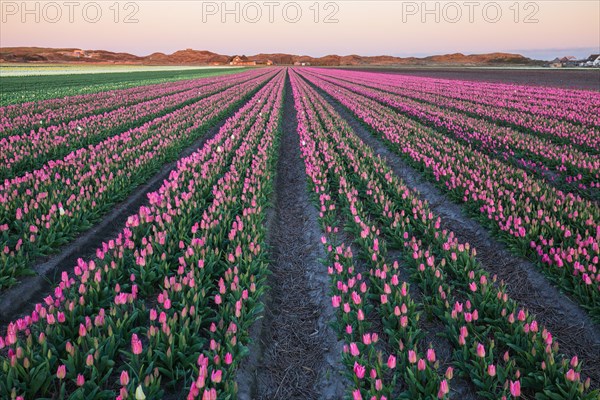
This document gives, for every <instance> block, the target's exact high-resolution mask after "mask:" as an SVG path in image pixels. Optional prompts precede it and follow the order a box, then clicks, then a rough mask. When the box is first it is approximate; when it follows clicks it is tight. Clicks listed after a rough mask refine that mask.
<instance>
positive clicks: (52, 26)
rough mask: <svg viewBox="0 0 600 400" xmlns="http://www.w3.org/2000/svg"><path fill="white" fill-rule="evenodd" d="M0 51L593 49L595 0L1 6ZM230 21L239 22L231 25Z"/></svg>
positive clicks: (599, 4) (597, 36) (596, 45)
mask: <svg viewBox="0 0 600 400" xmlns="http://www.w3.org/2000/svg"><path fill="white" fill-rule="evenodd" d="M0 5H1V11H2V16H1V18H2V19H1V22H2V23H1V25H0V45H1V46H2V47H10V46H39V47H77V48H84V49H105V50H111V51H125V52H130V53H133V54H137V55H147V54H149V53H152V52H155V51H160V52H164V53H171V52H173V51H176V50H180V49H185V48H193V49H197V50H211V51H214V52H217V53H222V54H242V53H243V54H255V53H259V52H285V53H294V54H308V55H313V56H322V55H326V54H361V55H381V54H388V55H395V56H411V55H414V56H425V55H431V54H445V53H454V52H462V53H469V54H470V53H484V52H494V51H502V52H518V53H521V54H524V55H527V56H530V57H533V58H540V59H548V58H554V57H555V56H567V55H574V56H577V57H583V56H587V55H588V54H590V53H594V52H595V53H598V52H600V1H596V0H583V1H582V0H579V1H567V0H542V1H514V0H509V1H502V0H496V1H426V2H423V1H393V0H392V1H367V0H358V1H354V0H338V1H320V2H315V1H314V0H309V1H295V2H293V1H254V2H249V1H227V2H222V1H214V2H213V1H196V0H187V1H181V0H175V1H157V0H145V1H129V2H127V1H120V2H116V1H113V0H108V1H107V0H96V1H69V0H66V1H54V2H48V1H26V2H22V1H8V0H1V1H0ZM236 20H237V21H236Z"/></svg>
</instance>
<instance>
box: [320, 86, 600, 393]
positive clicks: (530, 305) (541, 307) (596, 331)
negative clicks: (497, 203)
mask: <svg viewBox="0 0 600 400" xmlns="http://www.w3.org/2000/svg"><path fill="white" fill-rule="evenodd" d="M313 88H315V89H316V90H317V91H318V92H319V93H320V94H321V95H323V97H324V98H325V99H326V100H327V101H328V102H329V103H330V104H331V105H332V106H333V107H334V108H335V110H336V111H337V112H338V113H340V115H341V116H342V117H343V118H344V119H345V120H346V121H347V122H348V124H349V125H350V126H351V127H352V129H353V130H354V131H355V132H356V134H357V135H358V136H359V137H360V138H361V139H362V140H363V141H364V142H365V143H366V144H367V145H369V146H370V147H371V148H373V150H374V151H375V153H376V154H379V155H381V156H382V157H383V158H385V159H386V161H387V162H388V164H389V165H390V167H391V168H392V169H393V171H394V172H395V173H396V175H398V176H399V177H400V178H402V180H403V181H404V182H405V183H406V184H407V185H408V186H409V187H411V188H414V189H416V190H417V191H419V193H420V194H421V197H422V198H423V199H425V200H427V201H428V202H429V205H430V207H431V209H432V211H434V212H435V213H436V214H437V215H438V216H440V217H441V219H442V228H445V229H449V230H452V231H454V232H455V233H456V236H457V238H458V240H460V241H461V242H463V243H465V242H468V243H470V244H471V245H473V246H474V247H475V248H476V249H477V259H478V260H479V262H480V263H481V265H482V267H483V268H485V270H487V271H488V272H489V273H490V274H496V275H498V278H499V279H501V280H504V281H505V282H506V284H507V291H508V293H509V295H510V296H511V297H512V298H513V299H514V300H516V301H517V302H518V303H519V304H520V305H522V306H523V307H526V308H527V309H529V310H530V311H531V312H532V313H534V314H535V315H536V318H537V319H538V321H540V322H541V323H543V324H544V325H545V326H546V327H547V328H548V329H549V330H550V332H552V334H553V335H554V337H555V339H557V340H558V342H559V344H560V349H561V352H562V353H564V354H566V355H574V354H577V355H578V357H579V359H580V360H582V361H583V362H584V367H583V370H582V371H583V374H582V375H584V379H585V377H588V376H589V377H590V378H591V381H592V387H595V388H599V387H600V327H599V326H598V325H596V324H594V323H593V322H592V321H591V320H590V318H589V317H588V315H587V313H586V312H585V311H584V310H583V309H581V308H580V307H579V306H578V305H577V304H575V303H574V302H573V301H571V300H570V299H569V298H568V297H567V296H565V295H564V294H562V293H560V292H559V291H558V289H557V288H555V287H554V286H552V284H551V283H550V282H549V281H548V280H547V279H546V278H545V277H544V276H543V275H542V274H541V273H540V272H539V271H538V269H537V268H538V267H537V266H535V265H534V264H533V263H532V262H530V261H528V260H526V259H524V258H522V257H519V256H516V255H514V254H512V253H511V252H510V250H509V249H508V248H507V247H506V246H505V245H504V244H503V243H501V242H499V241H497V240H496V239H494V238H493V237H492V236H491V234H490V233H489V232H488V231H487V229H486V228H485V227H483V226H482V225H481V224H480V223H478V222H477V221H475V220H474V219H472V218H470V217H468V216H466V214H465V213H464V212H463V210H462V208H461V206H460V205H458V204H456V203H453V202H451V201H450V200H448V199H447V198H446V197H445V196H444V194H443V193H442V192H441V191H440V189H438V188H437V187H435V186H434V185H433V184H432V183H430V182H427V181H426V180H425V179H424V178H423V177H422V176H421V173H420V172H419V171H417V170H415V169H414V168H412V167H411V166H409V165H408V164H406V163H405V162H403V161H402V160H401V159H400V157H399V156H397V155H396V154H394V153H393V152H392V151H391V150H389V149H388V148H387V147H386V146H385V144H383V142H382V141H380V140H379V139H376V138H375V137H374V136H372V135H371V133H370V132H369V131H368V130H367V129H366V128H365V126H363V125H362V124H361V122H360V121H359V120H358V119H357V118H356V117H355V116H354V115H353V114H352V113H351V112H350V111H349V110H347V109H346V108H345V107H344V106H342V105H341V104H340V103H338V102H337V101H336V100H335V99H333V98H332V97H331V96H329V95H328V94H326V93H325V92H323V91H322V90H320V89H318V88H316V87H315V86H314V85H313Z"/></svg>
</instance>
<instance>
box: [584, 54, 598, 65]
mask: <svg viewBox="0 0 600 400" xmlns="http://www.w3.org/2000/svg"><path fill="white" fill-rule="evenodd" d="M579 65H580V66H582V67H600V54H592V55H590V56H589V57H588V58H587V59H585V60H583V61H582V62H581V63H580V64H579Z"/></svg>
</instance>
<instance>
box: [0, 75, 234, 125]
mask: <svg viewBox="0 0 600 400" xmlns="http://www.w3.org/2000/svg"><path fill="white" fill-rule="evenodd" d="M228 78H229V77H228V76H217V77H210V78H201V79H193V80H184V81H180V82H168V83H160V84H155V85H144V86H136V87H132V88H129V89H122V90H111V91H106V92H100V93H93V94H85V95H79V96H69V97H65V98H60V99H49V100H42V101H36V102H31V103H25V104H18V105H9V106H4V107H0V137H9V136H12V135H17V134H22V133H26V132H29V131H31V130H37V129H38V128H40V127H42V126H44V127H48V126H52V125H56V124H58V123H60V122H63V121H71V120H74V119H79V118H83V117H85V116H89V115H94V114H100V113H104V112H107V111H110V110H114V109H116V108H119V107H124V106H130V105H133V104H136V103H140V102H142V101H147V100H151V99H154V98H158V97H162V96H167V95H170V94H175V93H178V92H183V91H186V90H190V89H198V88H200V87H202V86H206V85H211V84H215V83H218V82H222V81H224V80H227V79H228Z"/></svg>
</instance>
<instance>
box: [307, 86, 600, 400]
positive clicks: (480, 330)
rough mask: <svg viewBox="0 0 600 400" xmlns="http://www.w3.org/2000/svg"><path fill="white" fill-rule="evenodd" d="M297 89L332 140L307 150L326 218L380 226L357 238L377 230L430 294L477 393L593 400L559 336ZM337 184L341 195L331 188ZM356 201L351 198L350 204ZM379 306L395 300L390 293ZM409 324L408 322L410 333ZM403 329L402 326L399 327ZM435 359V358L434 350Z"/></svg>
mask: <svg viewBox="0 0 600 400" xmlns="http://www.w3.org/2000/svg"><path fill="white" fill-rule="evenodd" d="M300 85H303V87H304V88H305V89H304V92H303V93H302V95H303V97H305V98H310V99H311V101H312V102H313V104H319V106H318V107H317V106H316V107H315V108H321V109H322V110H323V111H322V112H321V113H319V114H318V115H314V116H313V115H311V113H310V112H301V113H300V115H306V116H307V118H311V117H313V118H314V119H318V120H319V121H321V123H322V124H323V132H327V134H324V133H323V134H321V135H320V137H321V138H322V140H323V141H326V143H325V144H323V145H320V146H315V145H314V144H313V145H312V146H311V148H310V151H307V152H306V153H309V154H312V153H317V154H322V156H321V157H322V158H321V160H318V161H316V162H315V164H314V166H313V165H310V166H307V172H308V174H309V176H310V177H311V178H312V179H313V186H314V187H315V188H316V189H315V190H317V194H318V195H319V200H320V207H321V213H322V214H330V216H329V217H328V218H327V217H323V216H322V218H324V219H325V220H327V221H331V220H334V219H335V218H336V217H335V213H336V212H340V210H342V211H341V212H344V213H345V214H346V215H347V216H346V220H348V221H362V220H363V218H367V217H369V218H370V220H371V221H373V222H371V223H374V225H373V226H372V227H371V228H370V229H368V230H367V231H366V232H365V230H364V227H362V229H361V226H358V227H357V228H358V229H357V230H356V232H355V235H356V236H357V237H358V235H360V237H361V238H368V237H369V236H370V235H371V234H372V233H373V232H374V233H375V234H377V235H378V236H379V235H380V238H382V239H383V240H385V241H386V243H387V244H388V245H390V246H393V247H395V248H397V249H398V250H401V251H402V255H403V256H402V264H403V266H405V267H406V268H407V269H408V270H409V271H410V272H411V278H412V279H413V280H414V281H415V283H417V284H418V285H419V287H420V288H421V290H422V291H423V293H424V295H423V299H424V301H425V302H426V304H427V306H428V308H430V309H433V310H434V314H435V316H436V317H437V318H438V319H439V320H440V321H441V322H442V323H443V324H444V326H445V327H446V335H447V337H448V339H449V340H450V341H451V342H452V344H453V347H454V352H453V363H454V365H455V366H456V367H457V368H458V370H459V371H460V372H461V373H462V374H463V375H465V376H468V377H470V379H471V382H472V383H473V384H474V385H475V386H476V387H477V389H478V391H479V392H478V393H479V394H480V395H482V396H484V397H486V398H492V399H498V398H506V397H508V396H512V397H519V396H521V395H522V394H523V395H534V394H535V396H536V398H540V399H550V398H553V397H552V395H554V394H560V396H563V397H565V398H587V399H593V398H596V397H597V396H598V392H597V391H596V392H590V391H587V388H586V386H587V385H588V383H587V382H586V383H584V382H582V381H581V379H580V375H579V371H580V367H581V365H580V363H579V362H578V361H577V360H576V358H574V359H573V360H571V362H570V363H569V361H568V360H567V359H564V358H563V357H562V356H561V355H560V354H559V353H558V348H557V345H556V343H555V342H554V341H553V339H552V335H551V334H550V333H549V332H548V331H547V330H545V329H544V328H543V327H541V326H540V324H539V323H538V322H537V321H536V320H535V319H534V317H533V316H531V315H528V314H527V312H526V311H525V310H522V309H521V308H520V307H519V306H518V304H517V303H516V302H514V301H513V300H511V299H510V298H509V297H508V296H507V295H506V293H505V289H504V288H503V286H502V285H496V282H495V279H494V278H492V277H489V276H488V274H487V273H486V272H485V271H484V270H483V269H482V268H481V266H480V265H479V263H478V262H477V259H476V252H475V250H474V249H471V248H470V246H469V245H468V243H465V244H463V243H460V242H459V241H458V240H456V238H455V237H454V234H453V233H452V232H448V231H446V230H441V228H440V220H439V218H438V217H436V216H435V215H434V214H433V213H432V212H431V211H430V209H429V206H428V205H427V203H426V202H423V201H422V200H420V199H419V197H418V195H417V194H416V193H415V192H413V191H411V190H410V189H408V188H407V187H406V186H405V185H404V184H403V182H402V181H401V180H399V179H398V178H397V177H396V176H395V175H394V173H393V172H392V171H391V169H390V168H389V167H388V166H387V165H386V163H385V162H384V161H383V160H381V159H380V158H377V157H375V156H374V154H373V152H372V150H371V149H369V148H368V147H367V146H366V145H365V144H364V143H362V142H361V141H360V139H358V137H356V135H354V133H353V132H352V130H351V129H350V128H349V127H348V125H346V124H345V122H344V121H343V120H342V119H341V117H339V115H337V113H335V111H333V109H332V108H331V106H330V105H329V104H328V103H326V102H325V101H324V100H323V99H322V98H319V95H318V94H317V93H316V92H314V91H313V90H312V89H311V88H309V87H308V85H306V83H304V84H300ZM300 85H299V86H300ZM325 110H326V111H325ZM325 112H327V113H328V114H329V117H328V116H327V115H325V114H324V113H325ZM312 133H313V132H311V134H312ZM306 142H307V143H308V140H307V141H306ZM336 152H337V154H336ZM313 159H314V158H313ZM318 171H321V172H318ZM330 187H331V188H337V190H336V191H333V192H332V191H330V190H331V189H329V188H330ZM328 190H329V192H328ZM350 198H352V199H353V200H352V201H348V199H350ZM336 210H337V211H336ZM331 214H333V215H331ZM363 216H364V217H363ZM325 229H326V230H327V231H329V229H327V227H326V228H325ZM380 230H381V233H380V234H379V231H380ZM380 238H378V240H379V241H378V243H376V242H375V241H374V240H373V242H370V243H369V244H368V245H370V246H372V247H371V250H370V251H369V252H368V253H367V254H366V255H367V259H368V258H369V256H370V257H371V259H372V260H374V261H376V259H377V257H378V254H377V253H378V252H380V251H381V248H382V246H381V243H382V242H381V240H380ZM373 255H375V257H373ZM394 273H395V268H394V267H391V268H390V267H389V266H388V267H387V268H385V267H384V266H381V267H380V268H374V269H373V270H372V271H371V274H372V275H374V276H376V277H380V279H383V280H385V279H386V276H387V275H388V274H392V276H393V274H394ZM392 283H393V282H392ZM390 286H391V285H390ZM384 288H385V286H384ZM371 290H373V288H372V289H371ZM392 290H393V289H392ZM380 301H381V303H382V304H384V303H385V302H389V301H390V296H387V297H385V298H382V299H381V300H380ZM400 311H401V310H400ZM400 314H402V312H401V313H400ZM391 319H392V320H393V317H391ZM411 323H414V322H407V327H408V326H410V324H411ZM403 328H404V327H402V325H401V324H400V326H395V327H393V329H396V330H398V329H403ZM405 329H409V328H405ZM515 349H521V350H520V351H515ZM429 353H430V354H428V357H430V358H431V359H434V358H435V357H434V355H435V354H434V352H429ZM408 357H409V359H408V363H409V364H410V363H411V360H413V362H416V359H418V356H417V357H415V355H414V354H409V355H408ZM425 365H426V363H425ZM418 367H419V366H418V365H417V368H418ZM451 374H452V372H450V373H449V375H451ZM445 386H446V385H444V387H442V386H440V388H439V391H440V393H438V396H440V395H441V397H443V395H444V393H443V392H444V390H443V389H445ZM369 398H370V397H369ZM413 398H414V397H413Z"/></svg>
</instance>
